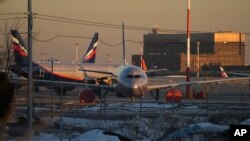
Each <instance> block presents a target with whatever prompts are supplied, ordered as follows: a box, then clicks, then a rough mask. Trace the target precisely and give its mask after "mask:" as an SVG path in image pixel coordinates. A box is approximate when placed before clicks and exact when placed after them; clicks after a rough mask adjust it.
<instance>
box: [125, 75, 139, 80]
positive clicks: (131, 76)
mask: <svg viewBox="0 0 250 141" xmlns="http://www.w3.org/2000/svg"><path fill="white" fill-rule="evenodd" d="M127 78H134V79H137V78H141V75H140V74H137V75H131V74H129V75H127Z"/></svg>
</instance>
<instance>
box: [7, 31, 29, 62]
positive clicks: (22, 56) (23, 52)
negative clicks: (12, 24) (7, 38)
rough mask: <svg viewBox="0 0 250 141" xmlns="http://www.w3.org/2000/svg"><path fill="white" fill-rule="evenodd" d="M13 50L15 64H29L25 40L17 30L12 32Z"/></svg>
mask: <svg viewBox="0 0 250 141" xmlns="http://www.w3.org/2000/svg"><path fill="white" fill-rule="evenodd" d="M11 38H12V39H11V40H12V48H13V49H14V54H15V62H16V64H17V65H27V64H28V51H27V49H26V48H25V44H24V41H23V39H22V38H21V36H20V34H19V32H18V31H17V30H11Z"/></svg>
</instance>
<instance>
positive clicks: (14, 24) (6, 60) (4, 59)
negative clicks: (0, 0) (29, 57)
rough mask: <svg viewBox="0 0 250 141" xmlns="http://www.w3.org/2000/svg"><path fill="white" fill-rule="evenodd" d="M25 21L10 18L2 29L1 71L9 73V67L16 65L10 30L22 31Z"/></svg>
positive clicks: (0, 46) (0, 38)
mask: <svg viewBox="0 0 250 141" xmlns="http://www.w3.org/2000/svg"><path fill="white" fill-rule="evenodd" d="M23 25H24V21H23V20H22V19H20V18H9V19H7V20H6V21H5V22H4V23H3V26H1V27H0V33H1V35H0V70H1V71H5V72H7V73H8V72H9V67H10V66H11V65H12V64H13V63H14V54H13V51H12V47H11V38H10V30H11V29H17V30H18V29H20V28H21V27H22V26H23Z"/></svg>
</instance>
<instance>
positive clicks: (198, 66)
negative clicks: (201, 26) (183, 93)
mask: <svg viewBox="0 0 250 141" xmlns="http://www.w3.org/2000/svg"><path fill="white" fill-rule="evenodd" d="M196 44H197V76H196V77H200V42H197V43H196Z"/></svg>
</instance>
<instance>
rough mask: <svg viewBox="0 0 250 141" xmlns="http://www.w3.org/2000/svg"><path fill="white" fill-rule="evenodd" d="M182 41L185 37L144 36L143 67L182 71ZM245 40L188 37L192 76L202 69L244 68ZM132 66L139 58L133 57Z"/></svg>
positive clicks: (224, 35)
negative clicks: (189, 38)
mask: <svg viewBox="0 0 250 141" xmlns="http://www.w3.org/2000/svg"><path fill="white" fill-rule="evenodd" d="M186 37H187V35H186V34H159V33H157V32H154V33H150V34H145V35H144V38H143V40H144V46H143V47H144V48H143V58H144V60H145V61H146V65H147V66H148V67H151V66H154V65H157V67H158V68H166V69H169V70H170V71H181V72H183V71H186V63H187V61H186V58H187V56H186V50H187V41H186V40H187V39H186ZM245 40H246V36H245V34H242V33H237V32H216V33H192V34H191V46H190V48H191V51H190V52H191V56H190V65H191V67H190V69H191V71H192V72H195V71H197V70H198V69H199V68H200V67H202V66H215V65H221V66H232V65H235V66H237V65H244V64H245V61H244V58H245ZM198 47H199V53H197V48H198ZM132 62H133V63H134V64H135V65H139V64H140V55H133V56H132Z"/></svg>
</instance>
